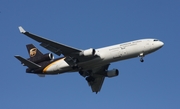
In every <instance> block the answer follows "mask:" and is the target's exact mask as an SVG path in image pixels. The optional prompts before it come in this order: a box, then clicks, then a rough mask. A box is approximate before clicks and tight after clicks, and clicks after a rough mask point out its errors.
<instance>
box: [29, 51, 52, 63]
mask: <svg viewBox="0 0 180 109" xmlns="http://www.w3.org/2000/svg"><path fill="white" fill-rule="evenodd" d="M53 59H54V56H53V54H52V53H46V54H43V56H38V57H31V58H29V59H28V60H30V61H32V62H34V63H40V62H43V61H50V60H53Z"/></svg>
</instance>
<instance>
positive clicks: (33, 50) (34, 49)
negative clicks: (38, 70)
mask: <svg viewBox="0 0 180 109" xmlns="http://www.w3.org/2000/svg"><path fill="white" fill-rule="evenodd" d="M36 52H37V48H32V49H30V52H29V55H30V57H34V56H35V55H36Z"/></svg>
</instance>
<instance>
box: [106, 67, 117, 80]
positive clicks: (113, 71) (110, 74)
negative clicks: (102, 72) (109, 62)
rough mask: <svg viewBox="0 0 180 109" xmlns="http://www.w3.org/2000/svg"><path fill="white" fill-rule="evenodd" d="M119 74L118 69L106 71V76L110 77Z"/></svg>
mask: <svg viewBox="0 0 180 109" xmlns="http://www.w3.org/2000/svg"><path fill="white" fill-rule="evenodd" d="M118 75H119V71H118V69H112V70H108V71H107V72H106V77H109V78H111V77H115V76H118Z"/></svg>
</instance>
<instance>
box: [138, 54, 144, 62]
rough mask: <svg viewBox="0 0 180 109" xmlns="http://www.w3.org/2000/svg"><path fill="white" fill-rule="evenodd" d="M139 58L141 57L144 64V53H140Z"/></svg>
mask: <svg viewBox="0 0 180 109" xmlns="http://www.w3.org/2000/svg"><path fill="white" fill-rule="evenodd" d="M139 57H140V61H141V62H144V59H143V57H144V54H143V53H140V54H139Z"/></svg>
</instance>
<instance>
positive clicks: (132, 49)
mask: <svg viewBox="0 0 180 109" xmlns="http://www.w3.org/2000/svg"><path fill="white" fill-rule="evenodd" d="M163 45H164V44H163V42H161V41H159V40H157V39H141V40H135V41H131V42H126V43H121V44H117V45H112V46H108V47H103V48H98V49H96V54H95V55H97V56H98V58H94V59H92V60H89V61H85V62H80V63H78V66H80V67H82V68H83V69H84V70H90V69H92V68H96V67H97V68H98V67H99V66H102V65H106V64H109V63H111V62H116V61H120V60H125V59H130V58H134V57H138V56H141V57H142V56H145V55H147V54H149V53H152V52H154V51H156V50H158V49H159V48H161V47H162V46H163ZM64 59H65V58H62V59H60V60H57V61H55V62H53V63H52V64H51V65H48V66H47V67H46V68H45V69H44V70H43V72H44V73H46V74H59V73H64V72H73V71H76V70H73V69H72V68H71V67H70V66H69V64H67V63H66V62H65V61H64Z"/></svg>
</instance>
